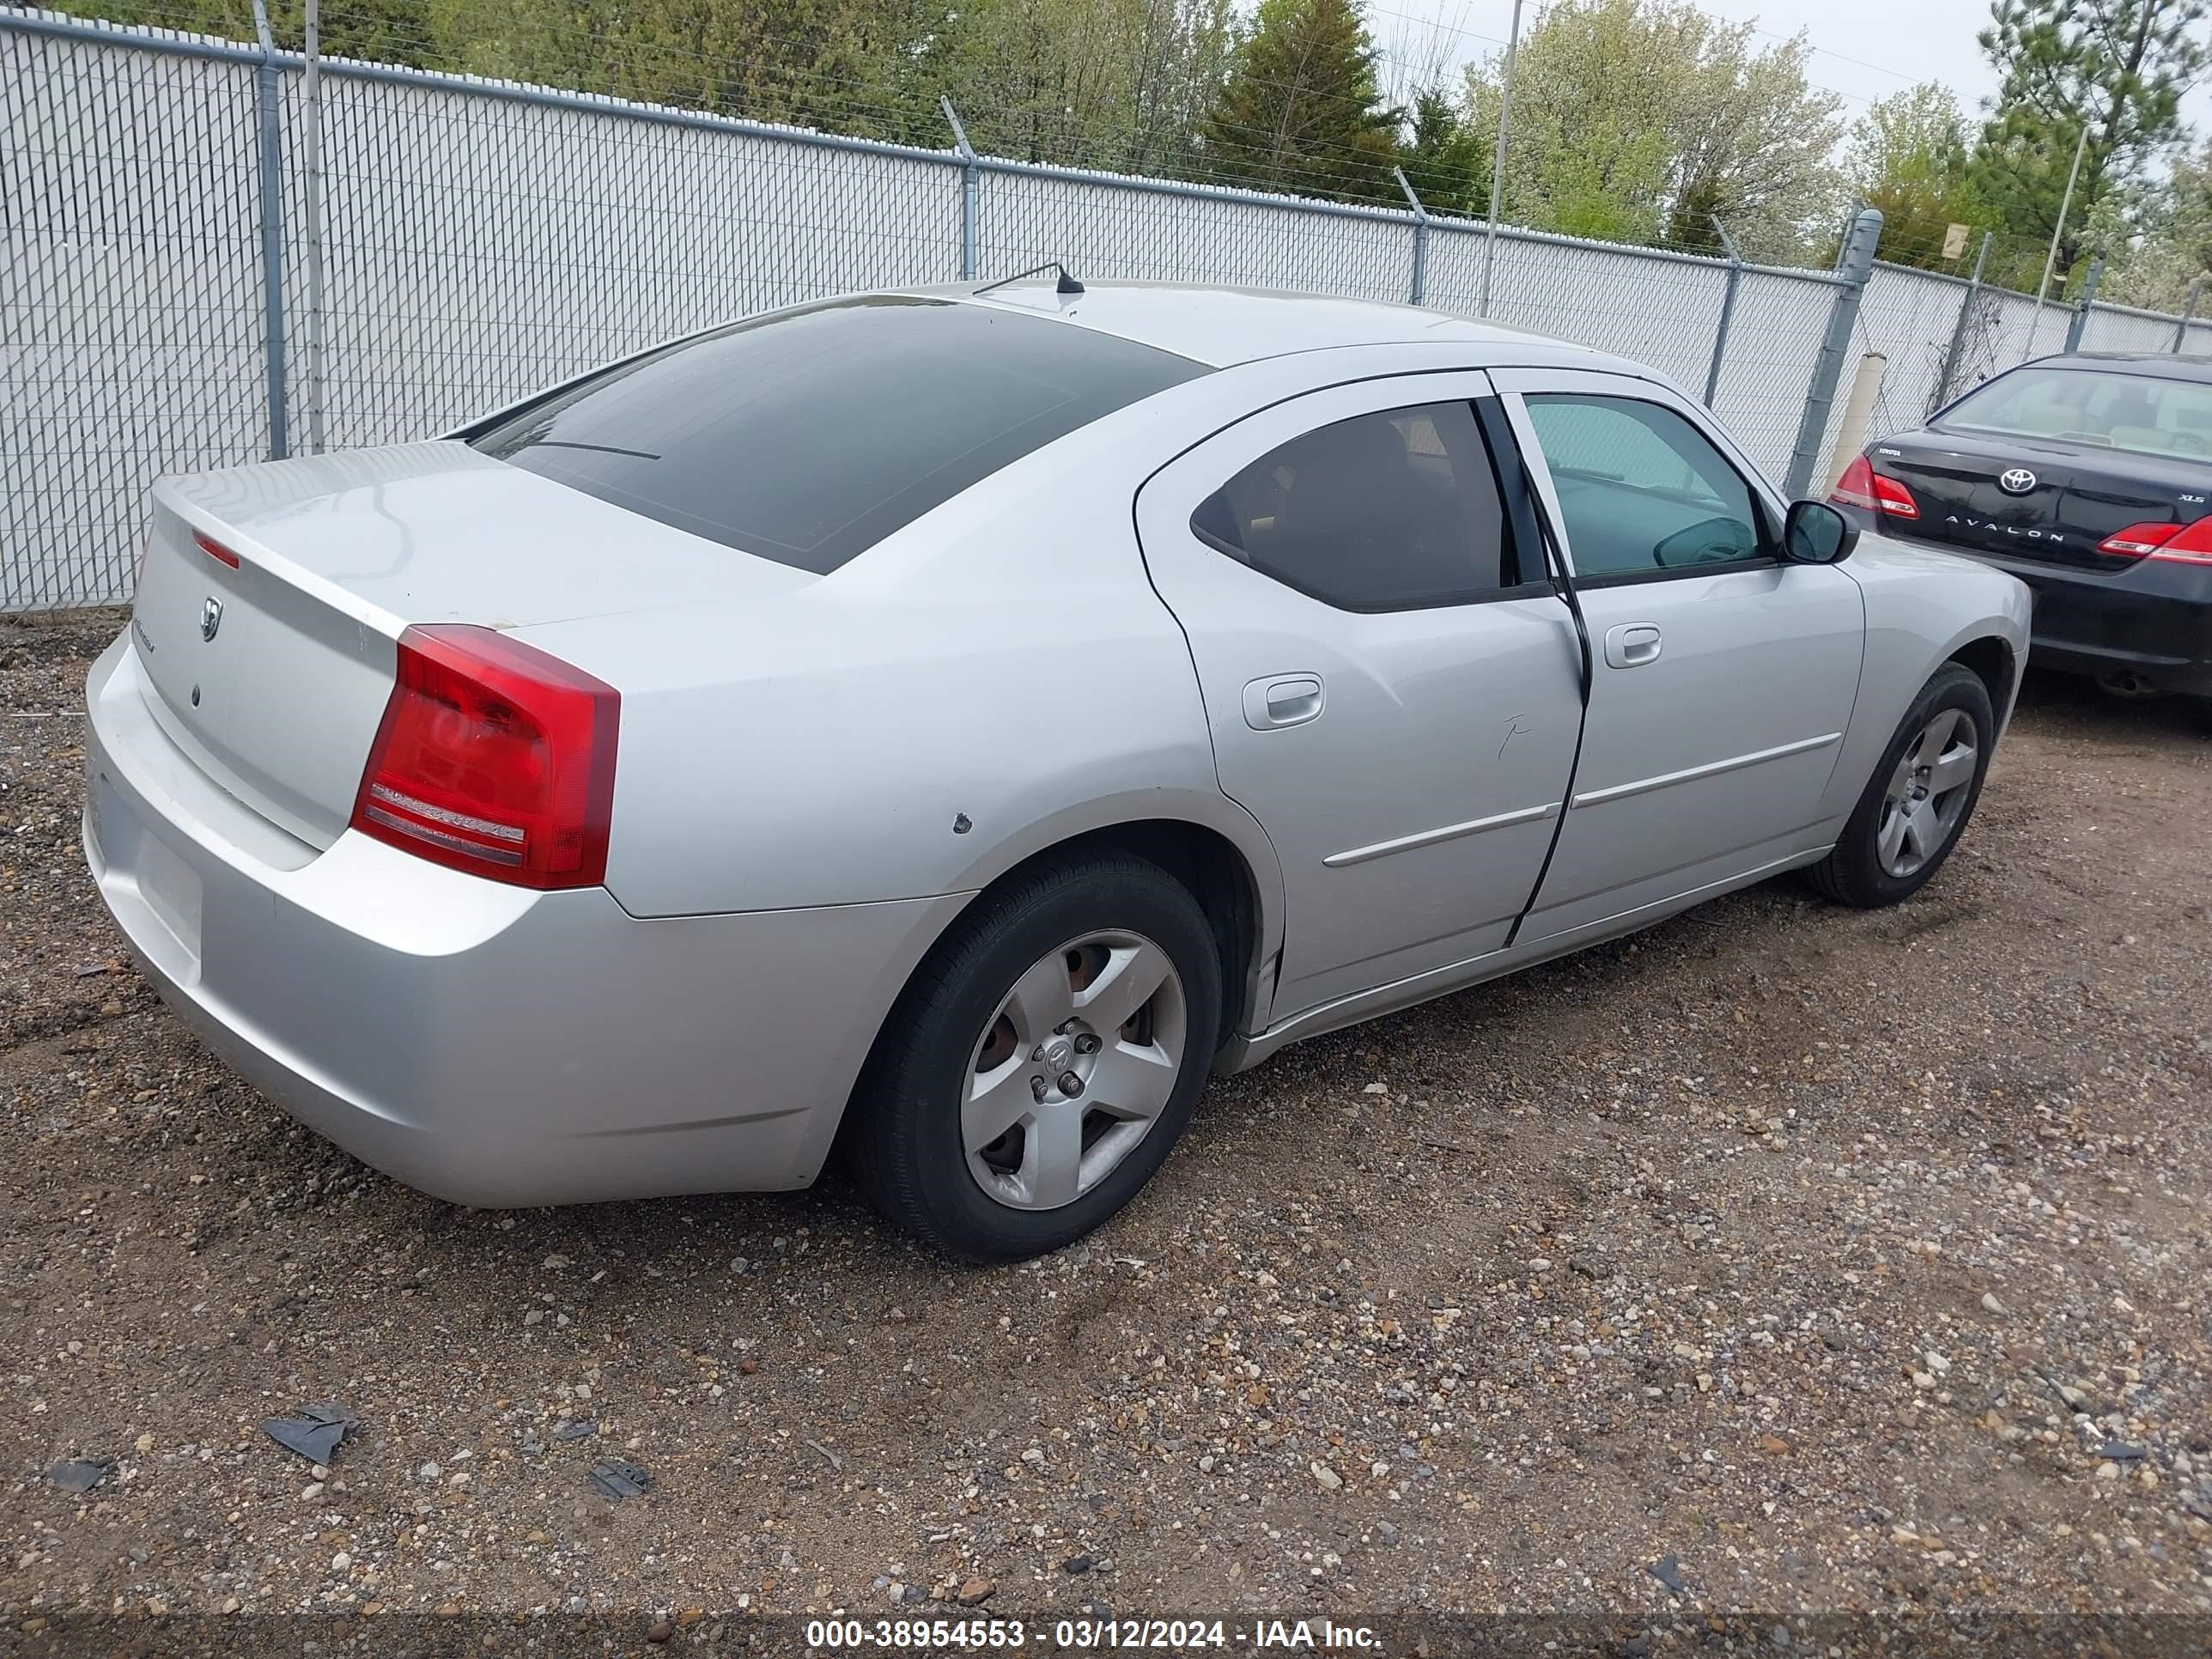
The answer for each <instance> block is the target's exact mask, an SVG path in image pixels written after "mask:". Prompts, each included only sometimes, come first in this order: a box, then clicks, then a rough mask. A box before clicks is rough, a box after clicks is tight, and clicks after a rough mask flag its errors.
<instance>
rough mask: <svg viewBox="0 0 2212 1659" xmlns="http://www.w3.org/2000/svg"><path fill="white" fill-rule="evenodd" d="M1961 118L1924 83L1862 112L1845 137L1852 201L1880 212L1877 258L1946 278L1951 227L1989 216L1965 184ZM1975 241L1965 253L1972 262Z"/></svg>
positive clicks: (1947, 95)
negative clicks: (1939, 272)
mask: <svg viewBox="0 0 2212 1659" xmlns="http://www.w3.org/2000/svg"><path fill="white" fill-rule="evenodd" d="M1970 155H1971V145H1970V143H1969V137H1968V130H1967V125H1966V115H1965V113H1964V112H1962V111H1961V110H1960V107H1959V100H1958V99H1957V97H1956V96H1955V95H1954V94H1953V93H1952V92H1951V91H1950V89H1949V88H1947V87H1944V86H1942V85H1939V84H1938V83H1937V82H1933V81H1928V82H1922V83H1921V84H1920V85H1918V86H1917V87H1911V88H1907V89H1905V91H1903V92H1897V93H1892V94H1890V95H1889V96H1888V97H1887V98H1883V99H1879V100H1875V103H1873V104H1872V105H1870V106H1868V109H1867V112H1866V113H1865V114H1864V115H1863V116H1861V117H1860V118H1859V119H1858V123H1857V125H1856V126H1854V127H1853V128H1852V129H1851V139H1850V150H1849V152H1848V153H1847V155H1846V156H1845V158H1844V178H1845V179H1846V180H1847V181H1848V182H1849V183H1850V187H1851V189H1852V191H1854V192H1855V193H1856V194H1857V197H1858V198H1859V199H1860V200H1861V201H1863V202H1864V203H1865V204H1867V205H1868V206H1869V207H1873V208H1879V209H1881V217H1882V228H1881V257H1882V258H1885V259H1887V260H1889V261H1891V262H1892V263H1893V264H1913V265H1920V266H1923V267H1924V268H1926V269H1929V270H1948V268H1949V267H1950V266H1951V265H1952V264H1954V263H1956V261H1954V260H1950V259H1946V258H1944V257H1943V244H1944V239H1945V236H1946V234H1948V231H1949V230H1950V228H1951V227H1952V226H1953V225H1966V226H1968V227H1970V228H1972V227H1984V228H1986V227H1987V226H1988V225H1989V223H1990V215H1989V213H1988V211H1987V210H1986V209H1984V206H1983V204H1982V202H1981V198H1980V197H1978V196H1977V195H1976V194H1975V192H1974V187H1973V184H1972V179H1970V178H1969V176H1968V162H1969V160H1970ZM1973 246H1974V239H1973V238H1972V237H1969V239H1968V240H1967V244H1966V250H1967V251H1966V252H1965V253H1964V254H1963V255H1961V256H1960V257H1961V258H1967V259H1971V258H1973Z"/></svg>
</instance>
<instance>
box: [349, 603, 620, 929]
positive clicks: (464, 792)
mask: <svg viewBox="0 0 2212 1659" xmlns="http://www.w3.org/2000/svg"><path fill="white" fill-rule="evenodd" d="M621 711H622V698H621V696H620V695H619V694H618V693H617V691H616V690H615V689H614V688H613V687H612V686H611V685H609V684H606V683H605V681H602V680H598V679H594V678H592V676H591V675H589V674H586V673H585V672H584V671H582V670H581V669H579V668H572V667H570V666H569V665H568V664H567V663H565V662H562V660H561V659H559V658H557V657H552V656H548V655H547V654H546V653H544V652H543V651H540V650H538V648H537V647H535V646H529V645H525V644H524V643H523V642H522V641H520V640H516V639H510V638H509V637H507V635H504V634H501V633H499V632H497V631H495V630H494V629H489V628H471V627H459V626H455V627H445V626H441V627H435V628H410V629H408V630H407V631H406V632H405V633H404V634H402V635H400V636H399V664H398V683H397V684H394V685H393V687H392V701H391V702H388V703H386V705H385V709H384V723H383V724H382V725H381V726H379V727H378V728H377V732H376V743H375V744H374V747H372V748H371V749H370V750H369V753H368V771H367V772H366V773H365V774H364V775H362V781H361V794H360V796H359V797H358V799H356V801H355V802H354V809H353V827H354V828H355V829H358V830H360V831H361V832H362V834H364V835H368V836H375V837H376V838H377V839H378V840H379V841H383V842H390V843H391V844H392V846H394V847H399V848H405V849H406V850H407V851H408V852H410V853H414V854H419V855H420V856H422V857H423V858H426V859H429V860H432V861H433V862H435V863H438V864H445V865H450V866H453V868H454V869H456V870H466V871H468V872H471V874H474V875H479V876H489V877H490V878H492V879H493V880H495V881H505V882H512V883H513V884H515V885H517V886H520V887H596V886H598V885H599V884H600V883H601V882H603V881H605V879H606V874H607V824H608V822H609V820H610V819H611V817H613V813H614V796H615V726H616V721H617V717H618V716H619V715H620V714H621Z"/></svg>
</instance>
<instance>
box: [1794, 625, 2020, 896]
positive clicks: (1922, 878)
mask: <svg viewBox="0 0 2212 1659" xmlns="http://www.w3.org/2000/svg"><path fill="white" fill-rule="evenodd" d="M1995 733H1996V715H1995V714H1994V712H1993V711H1992V710H1991V708H1990V693H1989V688H1988V687H1987V686H1985V685H1984V684H1982V681H1981V677H1980V676H1979V675H1978V674H1976V673H1975V672H1974V671H1973V670H1972V669H1970V668H1967V667H1965V666H1963V665H1960V664H1958V663H1946V664H1944V665H1943V666H1942V668H1940V669H1938V670H1937V671H1936V675H1935V678H1932V679H1930V680H1929V682H1928V684H1926V686H1924V687H1923V688H1922V690H1921V693H1920V695H1919V696H1917V697H1916V698H1914V699H1913V702H1912V707H1911V708H1908V709H1907V710H1905V718H1904V720H1901V721H1899V724H1898V728H1897V734H1896V736H1894V737H1893V738H1891V739H1890V741H1889V746H1888V747H1887V749H1885V750H1883V751H1882V757H1881V761H1880V762H1879V763H1876V765H1875V769H1874V776H1873V777H1872V778H1870V779H1869V780H1868V782H1867V787H1866V791H1865V793H1863V794H1862V795H1861V796H1860V797H1859V804H1858V805H1857V807H1856V808H1855V809H1854V810H1853V811H1852V813H1851V816H1850V821H1849V822H1847V823H1845V824H1844V833H1843V834H1842V836H1839V837H1838V839H1837V842H1836V845H1835V848H1834V850H1833V851H1832V852H1831V853H1830V854H1828V856H1827V857H1826V859H1824V860H1821V861H1820V863H1819V864H1816V865H1814V866H1813V867H1812V868H1811V869H1810V870H1809V871H1808V872H1807V874H1808V877H1809V878H1810V879H1811V881H1812V883H1813V885H1814V887H1815V888H1816V889H1818V890H1820V892H1822V893H1825V894H1826V896H1828V897H1830V898H1832V899H1834V900H1835V901H1836V902H1838V903H1839V904H1849V905H1854V906H1856V907H1857V908H1860V909H1876V908H1880V907H1881V906H1883V905H1887V904H1895V903H1897V902H1899V901H1900V900H1903V899H1906V898H1910V897H1911V896H1912V895H1913V894H1915V893H1917V892H1918V891H1919V890H1920V889H1921V888H1922V887H1923V886H1924V885H1926V884H1927V882H1928V879H1929V877H1931V876H1933V875H1934V874H1935V873H1936V872H1937V871H1938V870H1940V869H1942V867H1943V860H1946V859H1948V858H1949V857H1950V856H1951V849H1952V848H1954V847H1956V846H1957V845H1958V844H1959V837H1960V836H1961V835H1962V834H1964V833H1965V831H1966V823H1967V821H1968V820H1969V819H1971V818H1972V817H1973V815H1974V804H1975V803H1976V802H1977V801H1978V800H1979V799H1981V793H1982V780H1983V779H1984V776H1986V775H1988V772H1989V769H1990V750H1991V749H1992V747H1993V746H1994V737H1995ZM1964 745H1971V752H1967V750H1966V748H1965V747H1964ZM1947 782H1948V787H1945V786H1946V784H1947Z"/></svg>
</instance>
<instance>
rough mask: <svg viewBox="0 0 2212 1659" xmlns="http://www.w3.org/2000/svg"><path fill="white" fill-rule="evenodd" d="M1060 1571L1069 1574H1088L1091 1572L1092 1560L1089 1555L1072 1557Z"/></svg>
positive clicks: (1061, 1565)
mask: <svg viewBox="0 0 2212 1659" xmlns="http://www.w3.org/2000/svg"><path fill="white" fill-rule="evenodd" d="M1060 1571H1062V1572H1067V1573H1076V1572H1088V1571H1091V1558H1090V1557H1089V1556H1087V1555H1071V1556H1069V1557H1068V1558H1067V1559H1066V1560H1065V1561H1063V1562H1061V1563H1060Z"/></svg>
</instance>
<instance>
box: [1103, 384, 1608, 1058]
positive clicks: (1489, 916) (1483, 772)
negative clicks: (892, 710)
mask: <svg viewBox="0 0 2212 1659" xmlns="http://www.w3.org/2000/svg"><path fill="white" fill-rule="evenodd" d="M1490 389H1491V388H1490V386H1489V383H1488V381H1487V380H1486V377H1485V376H1483V375H1482V374H1474V373H1464V374H1433V375H1421V376H1413V377H1404V378H1396V379H1390V380H1370V381H1363V382H1360V383H1358V384H1357V385H1352V386H1337V387H1334V388H1331V389H1329V390H1327V391H1322V392H1313V393H1311V394H1310V395H1308V396H1305V397H1302V398H1292V399H1291V400H1290V401H1288V402H1286V403H1283V404H1277V405H1275V406H1274V407H1273V408H1270V409H1267V410H1261V411H1260V412H1259V413H1256V414H1255V415H1253V416H1249V418H1247V419H1245V420H1243V421H1242V422H1238V423H1237V424H1236V425H1235V426H1232V427H1230V428H1227V429H1226V430H1225V431H1223V432H1221V433H1218V434H1217V435H1215V436H1213V437H1212V438H1211V439H1208V440H1207V441H1205V442H1204V443H1201V444H1200V445H1198V446H1197V447H1194V448H1193V449H1191V450H1189V451H1188V452H1186V453H1184V454H1183V455H1182V456H1181V457H1179V458H1178V459H1176V460H1175V461H1173V462H1171V463H1170V464H1169V465H1167V466H1166V467H1164V468H1163V469H1162V470H1161V471H1159V472H1158V473H1157V474H1155V475H1154V476H1153V477H1152V479H1151V480H1150V481H1149V482H1147V483H1146V485H1145V486H1144V488H1143V489H1142V490H1141V491H1140V492H1139V495H1138V498H1137V526H1138V531H1139V536H1140V538H1141V540H1142V542H1143V545H1144V553H1145V560H1146V566H1147V568H1149V569H1150V571H1151V574H1152V580H1153V583H1154V585H1155V586H1157V587H1158V591H1159V592H1160V595H1161V597H1162V598H1163V599H1165V600H1166V601H1167V603H1168V605H1169V606H1170V608H1171V609H1172V610H1173V611H1174V612H1175V614H1176V617H1177V618H1178V620H1179V621H1180V622H1181V623H1182V627H1183V630H1184V632H1185V634H1186V635H1188V639H1189V642H1190V649H1191V656H1192V659H1193V661H1194V664H1195V665H1196V667H1197V670H1198V676H1199V682H1200V687H1201V689H1202V690H1203V693H1204V696H1205V701H1206V714H1207V718H1208V720H1209V722H1210V724H1211V726H1212V735H1213V744H1214V754H1215V757H1216V762H1217V764H1218V769H1219V772H1220V777H1221V785H1222V787H1223V789H1224V790H1225V792H1226V793H1228V794H1229V795H1230V796H1231V798H1232V799H1235V800H1237V801H1238V802H1240V803H1242V804H1243V805H1244V806H1245V807H1246V809H1247V810H1249V811H1250V812H1251V813H1252V814H1253V816H1254V817H1256V818H1257V819H1258V820H1259V821H1260V823H1261V825H1262V826H1264V827H1265V829H1266V830H1267V835H1268V836H1269V838H1270V839H1271V840H1272V841H1273V843H1274V846H1275V849H1276V851H1277V852H1278V854H1279V855H1280V857H1281V861H1282V867H1283V875H1284V883H1285V895H1286V908H1285V941H1284V946H1283V957H1282V962H1281V965H1280V971H1279V975H1278V977H1277V989H1276V994H1275V996H1274V999H1273V1010H1272V1018H1273V1019H1274V1020H1280V1019H1282V1018H1286V1017H1288V1016H1290V1015H1292V1014H1296V1013H1298V1012H1303V1011H1304V1010H1307V1009H1310V1008H1313V1007H1316V1006H1319V1005H1322V1004H1323V1003H1327V1002H1331V1001H1334V1000H1336V999H1338V998H1340V997H1343V996H1347V995H1351V994H1355V993H1357V992H1359V991H1363V990H1367V989H1370V988H1372V987H1377V986H1382V985H1387V984H1389V983H1392V982H1395V981H1399V980H1402V979H1406V978H1409V977H1411V976H1413V975H1419V974H1422V973H1426V972H1429V971H1431V970H1434V969H1443V968H1448V967H1449V966H1451V965H1453V964H1455V963H1461V962H1464V961H1467V960H1468V959H1470V958H1473V957H1479V956H1482V955H1486V954H1487V953H1488V952H1490V951H1495V950H1497V949H1498V948H1499V947H1500V946H1502V945H1504V942H1505V939H1506V937H1507V935H1508V933H1510V930H1511V928H1512V926H1513V923H1514V921H1515V919H1516V917H1517V916H1518V915H1519V914H1520V912H1521V911H1522V908H1524V907H1525V906H1526V905H1527V903H1528V899H1529V897H1530V896H1531V894H1532V893H1533V892H1534V889H1535V885H1536V880H1537V877H1538V874H1539V872H1540V871H1541V868H1542V865H1543V860H1544V855H1545V853H1546V850H1547V848H1548V847H1549V845H1550V843H1551V839H1552V832H1553V826H1554V823H1555V821H1556V818H1557V817H1558V814H1559V811H1560V808H1561V803H1562V802H1563V801H1564V799H1565V794H1566V789H1567V783H1568V777H1569V773H1570V771H1571V768H1572V766H1573V763H1574V752H1575V744H1576V738H1577V730H1578V728H1579V726H1580V723H1581V717H1582V698H1581V683H1580V660H1579V656H1578V653H1577V649H1576V646H1575V640H1574V634H1573V629H1572V622H1571V616H1570V613H1569V612H1568V611H1567V609H1566V606H1565V604H1564V603H1563V602H1562V601H1561V600H1560V599H1559V598H1558V597H1557V596H1556V595H1555V594H1554V593H1553V592H1552V590H1551V589H1550V588H1549V587H1548V586H1547V584H1545V583H1544V582H1543V581H1542V580H1541V574H1542V573H1541V562H1538V561H1539V555H1538V553H1537V550H1536V548H1535V546H1534V540H1533V519H1532V518H1531V519H1529V520H1528V524H1529V526H1530V533H1529V534H1528V535H1527V536H1526V537H1525V538H1524V537H1521V536H1516V534H1515V533H1514V532H1513V530H1512V528H1511V526H1510V523H1509V516H1508V513H1507V511H1506V509H1505V508H1504V506H1502V505H1501V501H1502V500H1504V501H1512V500H1516V499H1517V500H1518V501H1521V502H1522V503H1523V509H1522V510H1523V513H1524V515H1525V514H1526V513H1527V508H1526V506H1525V503H1526V501H1527V499H1528V497H1527V494H1526V489H1525V487H1524V486H1522V484H1521V483H1520V475H1519V473H1518V471H1517V468H1518V460H1517V457H1516V456H1515V454H1514V453H1513V450H1512V447H1511V445H1510V441H1505V442H1503V443H1502V444H1501V446H1500V448H1501V450H1502V454H1501V456H1500V457H1499V459H1493V456H1492V448H1491V447H1490V446H1489V445H1488V444H1486V441H1485V438H1484V435H1483V431H1482V421H1483V411H1482V410H1480V408H1479V407H1478V405H1479V404H1481V403H1482V402H1483V400H1485V399H1486V398H1488V396H1489V393H1490ZM1487 407H1488V413H1489V415H1490V416H1491V417H1492V419H1493V420H1494V421H1495V422H1497V429H1498V433H1499V435H1500V436H1501V438H1503V435H1504V427H1503V416H1502V413H1501V412H1500V411H1498V409H1497V406H1496V404H1495V402H1494V400H1492V401H1490V402H1489V404H1488V406H1487ZM1501 461H1502V463H1503V464H1504V465H1506V466H1507V467H1508V468H1509V469H1511V470H1510V471H1509V474H1508V476H1507V477H1506V478H1505V479H1504V483H1503V484H1501V480H1500V477H1499V475H1498V471H1497V468H1498V465H1499V464H1500V462H1501ZM1523 557H1525V558H1527V559H1528V561H1530V563H1528V564H1525V565H1524V564H1523V563H1522V562H1521V561H1522V558H1523ZM1524 578H1526V580H1524Z"/></svg>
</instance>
